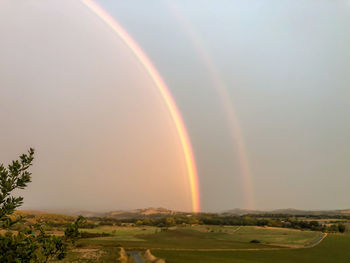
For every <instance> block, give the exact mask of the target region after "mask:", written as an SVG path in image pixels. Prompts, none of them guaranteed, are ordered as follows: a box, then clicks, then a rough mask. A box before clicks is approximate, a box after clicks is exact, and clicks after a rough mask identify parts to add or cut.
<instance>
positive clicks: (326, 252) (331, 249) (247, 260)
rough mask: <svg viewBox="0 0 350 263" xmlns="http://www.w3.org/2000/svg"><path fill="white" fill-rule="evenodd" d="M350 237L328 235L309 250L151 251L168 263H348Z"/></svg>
mask: <svg viewBox="0 0 350 263" xmlns="http://www.w3.org/2000/svg"><path fill="white" fill-rule="evenodd" d="M349 248H350V235H349V234H345V235H344V234H329V235H328V236H327V237H326V238H325V239H324V240H323V241H322V242H321V243H320V244H319V245H317V246H315V247H312V248H298V249H289V248H284V249H278V250H260V251H259V250H256V251H195V250H193V251H181V253H179V252H178V251H171V250H168V251H167V250H154V251H153V254H155V255H156V256H158V257H163V258H166V259H167V262H168V263H185V262H191V263H212V262H216V263H242V262H244V263H295V262H298V263H311V262H317V263H332V262H336V263H348V262H350V249H349Z"/></svg>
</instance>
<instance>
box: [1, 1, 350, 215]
mask: <svg viewBox="0 0 350 263" xmlns="http://www.w3.org/2000/svg"><path fill="white" fill-rule="evenodd" d="M97 3H99V4H100V5H101V6H102V7H103V8H104V9H105V10H106V11H107V12H108V13H109V14H110V15H111V16H113V17H114V18H115V19H117V21H118V22H119V23H120V24H121V25H122V26H123V27H124V28H125V29H126V30H127V31H128V32H129V34H130V35H131V36H132V37H133V38H134V39H135V40H136V42H137V43H138V44H139V45H140V46H141V47H142V49H143V50H144V51H145V52H146V53H147V55H148V56H149V58H150V59H151V61H152V62H153V63H154V65H155V66H156V68H157V69H158V71H159V73H160V74H161V76H162V77H163V78H164V80H165V82H166V83H167V85H168V87H169V89H170V91H171V93H172V94H173V96H174V99H175V101H176V104H177V105H178V108H179V109H180V111H181V113H182V116H183V119H184V121H185V125H186V127H187V130H188V133H189V135H190V139H191V143H192V146H193V149H194V155H195V159H196V163H197V166H198V174H199V183H200V193H201V198H200V199H201V206H202V210H203V211H222V210H225V209H230V208H236V207H240V208H247V207H248V203H247V200H246V199H247V193H246V192H247V189H246V185H245V180H244V175H242V169H241V165H242V164H241V161H240V159H239V154H240V153H239V149H238V148H237V141H236V140H242V142H244V145H245V148H246V154H245V155H246V159H247V160H248V163H249V168H250V170H251V180H252V186H251V187H250V189H249V193H248V194H249V195H251V198H252V199H253V200H254V208H256V209H274V208H289V207H293V208H299V209H340V208H349V207H350V136H349V135H350V103H349V102H350V101H349V100H350V88H349V84H350V45H349V43H350V28H349V24H350V2H349V1H340V0H332V1H331V0H248V1H247V0H237V1H231V0H226V1H224V0H220V1H210V0H208V1H203V0H201V1H199V0H197V1H195V0H191V1H188V0H187V1H185V0H183V1H182V0H181V1H176V2H175V1H170V0H169V1H168V0H154V1H142V0H130V1H112V0H100V1H97ZM0 33H1V41H0V58H1V59H0V91H1V93H0V94H1V96H0V100H1V103H0V146H1V147H0V160H1V161H0V162H3V163H7V162H9V161H10V160H12V159H14V158H16V157H17V156H18V155H19V154H20V153H22V152H24V151H25V150H26V149H27V148H28V147H30V146H33V147H34V148H36V150H37V153H36V160H35V165H34V166H33V169H32V170H33V182H32V183H31V184H30V185H29V187H28V189H27V190H25V191H23V192H21V194H23V195H24V197H25V207H27V208H35V209H40V208H52V209H57V208H70V209H89V210H99V211H101V210H114V209H131V208H141V207H149V206H156V207H158V206H162V207H167V208H171V209H178V210H190V209H191V200H190V191H189V183H188V178H187V175H186V167H185V164H184V160H183V155H182V150H181V147H180V145H179V142H178V138H177V134H176V130H175V128H174V125H173V123H172V121H171V119H170V117H169V113H168V112H167V108H166V107H165V105H164V103H163V102H162V101H161V98H160V96H159V94H158V93H157V90H156V89H155V86H154V84H153V83H152V81H151V79H150V78H149V76H148V75H147V74H146V72H145V70H144V69H143V68H142V66H141V64H140V63H139V62H138V61H137V59H136V58H135V57H134V56H133V54H132V52H131V51H130V49H129V48H128V47H126V46H125V45H124V44H123V42H122V41H121V40H120V39H119V38H118V37H117V36H116V35H114V34H113V33H112V31H111V30H110V29H109V28H108V27H107V26H106V25H105V24H104V23H103V22H102V21H101V20H100V19H99V18H98V17H96V15H94V14H93V13H91V11H90V10H88V9H87V8H86V7H85V6H84V5H82V4H81V3H80V2H79V1H68V0H66V1H61V0H54V1H44V0H36V1H34V0H28V1H25V2H23V1H13V0H1V1H0ZM213 72H214V73H213ZM215 78H216V81H215ZM223 90H224V93H223ZM223 94H226V95H225V99H223V98H222V96H223ZM225 101H226V102H227V101H229V102H230V103H231V106H230V107H229V108H232V109H234V111H235V113H236V118H237V119H238V123H239V129H240V130H241V132H242V136H238V135H237V134H233V133H232V129H230V127H232V125H233V124H232V123H230V122H231V121H232V120H230V119H229V118H228V115H229V113H228V112H227V107H226V106H227V105H223V103H224V102H225ZM234 125H237V123H235V124H234Z"/></svg>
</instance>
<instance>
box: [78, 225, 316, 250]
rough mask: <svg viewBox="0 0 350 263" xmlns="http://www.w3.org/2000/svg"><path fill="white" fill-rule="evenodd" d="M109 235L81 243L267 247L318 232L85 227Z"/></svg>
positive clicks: (296, 242) (307, 239)
mask: <svg viewBox="0 0 350 263" xmlns="http://www.w3.org/2000/svg"><path fill="white" fill-rule="evenodd" d="M83 231H85V232H89V233H99V234H101V233H105V234H109V235H108V236H103V237H94V238H86V239H82V240H81V241H80V244H81V245H82V246H89V245H90V246H91V245H99V246H115V245H120V246H123V247H125V248H127V249H128V248H129V249H136V250H137V249H146V248H151V249H169V250H172V249H176V250H188V249H200V250H208V249H269V248H281V247H305V246H307V245H308V244H309V243H311V242H312V241H314V240H315V239H317V238H318V237H319V235H320V233H319V232H314V231H299V230H293V229H285V228H264V227H253V226H243V227H238V226H232V227H225V226H186V227H172V228H168V229H161V228H157V227H120V226H103V227H99V228H95V229H84V230H83Z"/></svg>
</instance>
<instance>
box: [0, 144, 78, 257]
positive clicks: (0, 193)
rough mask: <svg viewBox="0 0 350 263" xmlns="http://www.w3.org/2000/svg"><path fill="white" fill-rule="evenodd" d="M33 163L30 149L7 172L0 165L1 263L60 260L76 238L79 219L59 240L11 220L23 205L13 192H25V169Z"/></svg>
mask: <svg viewBox="0 0 350 263" xmlns="http://www.w3.org/2000/svg"><path fill="white" fill-rule="evenodd" d="M33 160H34V149H32V148H30V149H29V151H28V153H27V154H22V155H21V156H20V158H19V160H15V161H12V163H11V164H10V165H8V167H7V168H6V167H5V166H4V165H3V164H1V165H0V230H3V231H5V233H4V234H1V235H0V262H28V263H29V262H30V263H31V262H39V263H41V262H48V261H49V260H50V259H53V258H55V259H58V260H61V259H63V258H64V257H65V256H66V251H67V249H68V247H69V245H70V244H72V243H74V241H75V240H76V239H77V238H78V237H79V231H78V227H79V224H80V223H81V222H82V221H83V218H82V217H79V218H78V219H77V220H76V222H74V223H72V224H69V225H68V226H67V230H66V232H65V235H64V236H63V237H58V236H54V235H48V234H46V233H45V231H44V229H43V227H44V225H42V224H38V223H37V224H34V225H29V226H27V225H23V224H21V223H22V222H23V218H22V216H14V212H15V209H16V208H18V207H19V206H21V205H22V203H23V197H21V196H19V197H16V196H15V195H14V191H15V190H18V189H24V188H25V187H26V186H27V184H28V183H30V182H31V173H30V172H29V171H28V169H29V167H30V166H32V162H33ZM15 226H17V227H16V228H15ZM13 229H17V231H14V230H13Z"/></svg>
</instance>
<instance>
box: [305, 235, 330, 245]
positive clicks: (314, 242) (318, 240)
mask: <svg viewBox="0 0 350 263" xmlns="http://www.w3.org/2000/svg"><path fill="white" fill-rule="evenodd" d="M326 236H327V233H321V235H320V236H319V237H318V238H317V239H315V240H314V241H312V242H311V243H310V244H309V245H308V246H307V248H310V247H315V246H317V245H318V244H320V243H321V242H322V241H323V239H325V238H326Z"/></svg>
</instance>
